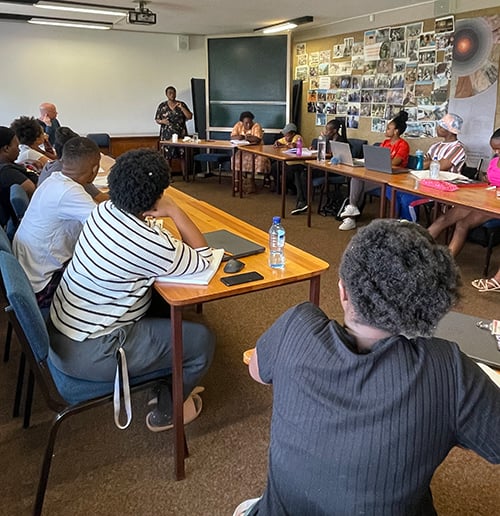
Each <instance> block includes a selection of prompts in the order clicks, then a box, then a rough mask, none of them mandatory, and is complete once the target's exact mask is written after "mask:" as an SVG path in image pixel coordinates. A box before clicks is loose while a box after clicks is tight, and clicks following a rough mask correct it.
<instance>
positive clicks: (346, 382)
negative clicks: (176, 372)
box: [235, 219, 500, 516]
mask: <svg viewBox="0 0 500 516" xmlns="http://www.w3.org/2000/svg"><path fill="white" fill-rule="evenodd" d="M339 276H340V279H339V283H338V287H339V296H340V302H341V304H342V308H343V311H344V324H343V325H342V324H339V323H337V322H336V321H334V320H330V319H329V318H328V316H327V315H326V314H325V313H324V312H323V311H322V310H321V309H320V308H319V307H317V306H315V305H313V304H311V303H302V304H300V305H298V306H296V307H294V308H291V309H289V310H288V311H287V312H285V314H283V315H282V316H281V317H280V318H279V319H278V320H277V321H276V322H275V323H274V324H273V325H272V326H271V328H269V329H268V330H267V331H266V332H265V333H264V334H263V335H262V336H261V337H260V338H259V340H258V342H257V347H256V352H255V353H254V355H253V356H252V358H251V360H250V365H249V369H250V375H251V376H252V377H253V378H254V379H255V380H257V381H259V382H262V383H268V384H272V386H273V399H274V401H273V411H272V419H271V434H270V435H271V437H270V445H269V470H268V481H267V486H266V489H265V491H264V493H263V495H262V497H261V498H260V499H259V500H258V501H256V502H255V503H254V505H253V507H252V508H251V509H250V508H248V509H247V511H246V512H244V513H242V512H241V511H238V510H237V511H236V512H235V514H245V515H259V516H267V515H269V516H271V515H273V516H274V515H276V514H289V515H304V514H313V513H314V514H335V515H336V514H349V515H351V514H352V515H354V514H371V515H387V514H401V515H403V514H421V515H423V514H436V512H435V509H434V507H433V502H432V494H431V491H430V482H431V478H432V476H433V474H434V472H435V470H436V468H437V467H438V466H439V464H440V463H441V462H442V461H443V460H444V459H445V457H446V456H447V454H448V453H449V451H450V450H451V449H452V448H453V447H454V446H461V447H463V448H467V449H470V450H473V451H475V452H476V453H478V454H479V455H480V456H481V457H483V458H485V459H486V460H488V461H490V462H492V463H495V464H498V463H500V439H499V438H498V433H499V429H500V410H499V404H500V390H499V389H498V387H497V386H496V385H495V384H494V383H493V382H492V381H491V379H490V378H489V377H488V376H487V375H486V374H485V373H484V372H483V371H482V370H481V368H480V367H479V366H478V365H477V364H476V363H475V362H473V361H472V360H471V359H469V358H468V357H467V356H465V355H464V354H463V353H462V352H461V351H460V349H459V347H458V346H457V344H456V343H453V342H449V341H446V340H443V339H439V338H435V337H433V336H432V333H433V331H434V329H435V327H436V325H437V323H438V322H439V320H440V319H441V318H442V317H443V316H444V315H445V314H446V313H447V312H448V311H449V309H450V308H451V307H452V306H453V304H454V303H455V302H456V301H457V298H458V287H459V285H460V278H459V270H458V267H457V265H456V264H455V262H454V260H453V258H452V257H451V255H450V253H449V251H448V250H447V249H446V248H445V247H443V246H439V245H437V244H436V243H435V241H434V240H433V239H432V238H431V237H430V236H429V234H428V232H427V231H426V230H425V229H423V228H422V227H420V226H419V225H417V224H413V223H411V222H407V221H397V220H393V219H378V220H375V221H373V222H371V223H370V224H369V225H368V226H366V227H364V228H362V229H360V230H359V231H358V233H357V234H356V235H355V236H354V237H353V239H352V240H351V242H350V243H349V245H348V246H347V248H346V250H345V251H344V255H343V257H342V260H341V264H340V269H339Z"/></svg>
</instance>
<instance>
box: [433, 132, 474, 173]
mask: <svg viewBox="0 0 500 516" xmlns="http://www.w3.org/2000/svg"><path fill="white" fill-rule="evenodd" d="M427 155H428V156H429V158H430V159H431V160H432V159H437V160H438V161H440V160H442V159H449V160H450V161H451V163H452V167H451V168H450V170H449V171H450V172H457V173H458V172H460V169H461V168H462V167H463V165H464V163H465V148H464V146H463V145H462V143H461V142H459V141H458V140H455V141H453V142H437V143H435V144H433V145H431V146H430V148H429V150H428V152H427Z"/></svg>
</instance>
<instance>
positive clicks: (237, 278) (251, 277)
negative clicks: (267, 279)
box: [220, 271, 264, 287]
mask: <svg viewBox="0 0 500 516" xmlns="http://www.w3.org/2000/svg"><path fill="white" fill-rule="evenodd" d="M261 279H264V276H262V274H259V273H258V272H255V271H253V272H243V273H242V274H233V275H232V276H224V277H223V278H221V279H220V280H221V281H222V283H224V285H226V286H228V287H232V286H234V285H240V284H241V283H248V282H249V281H257V280H261Z"/></svg>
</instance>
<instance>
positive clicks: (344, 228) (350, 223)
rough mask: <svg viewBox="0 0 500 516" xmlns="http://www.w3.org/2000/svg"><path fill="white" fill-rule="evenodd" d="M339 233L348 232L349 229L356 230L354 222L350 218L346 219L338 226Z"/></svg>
mask: <svg viewBox="0 0 500 516" xmlns="http://www.w3.org/2000/svg"><path fill="white" fill-rule="evenodd" d="M339 229H340V231H349V230H351V229H356V221H355V220H354V219H353V218H351V217H346V218H345V219H344V222H342V224H340V226H339Z"/></svg>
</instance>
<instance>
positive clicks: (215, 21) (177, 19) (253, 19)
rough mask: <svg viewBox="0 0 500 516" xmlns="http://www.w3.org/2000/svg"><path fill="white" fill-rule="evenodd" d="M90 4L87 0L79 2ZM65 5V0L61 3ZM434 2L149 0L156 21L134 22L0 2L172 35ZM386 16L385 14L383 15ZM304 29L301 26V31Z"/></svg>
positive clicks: (117, 2)
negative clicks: (148, 22)
mask: <svg viewBox="0 0 500 516" xmlns="http://www.w3.org/2000/svg"><path fill="white" fill-rule="evenodd" d="M79 2H81V3H85V2H84V0H79ZM58 3H60V2H58ZM89 3H93V4H99V5H100V6H103V7H104V6H114V7H123V8H125V10H128V9H134V8H136V7H137V5H138V4H137V3H134V2H133V1H127V0H103V1H100V2H98V1H97V0H89ZM432 3H433V2H432V0H431V1H429V0H418V1H415V0H372V1H368V0H347V1H344V2H333V1H328V0H309V1H307V0H285V1H283V0H282V1H276V0H275V1H272V0H183V1H177V2H175V1H173V2H172V1H165V0H153V1H151V2H147V8H149V9H150V10H151V11H152V12H154V13H156V14H157V23H156V25H151V26H145V25H131V24H129V23H127V21H126V19H124V18H121V17H119V16H117V17H112V18H110V17H109V16H102V15H88V14H87V15H84V14H76V13H71V14H70V13H66V14H64V13H60V14H56V13H58V11H47V10H46V9H39V8H37V7H34V6H32V5H26V4H23V3H19V4H16V3H11V2H8V3H7V2H2V1H1V0H0V19H1V14H2V13H10V14H22V15H33V16H52V17H55V16H57V17H66V18H69V17H71V18H73V19H79V20H85V21H107V22H112V23H113V29H116V30H126V31H144V32H156V33H166V34H188V35H223V34H244V33H252V32H253V31H254V29H257V28H260V27H264V26H267V25H272V24H276V23H280V22H282V21H285V20H289V19H293V18H299V17H302V16H313V17H314V22H312V23H309V24H307V25H303V26H302V28H303V29H304V30H305V29H307V30H309V29H311V28H321V27H325V26H328V25H330V24H335V23H338V22H339V21H342V20H349V19H352V18H358V17H368V16H369V15H370V14H372V13H375V14H380V13H384V12H391V11H394V10H396V9H400V8H402V7H405V6H415V5H418V4H429V11H431V12H432ZM378 19H379V20H380V17H379V16H378ZM295 30H296V31H299V30H300V28H298V29H295Z"/></svg>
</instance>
